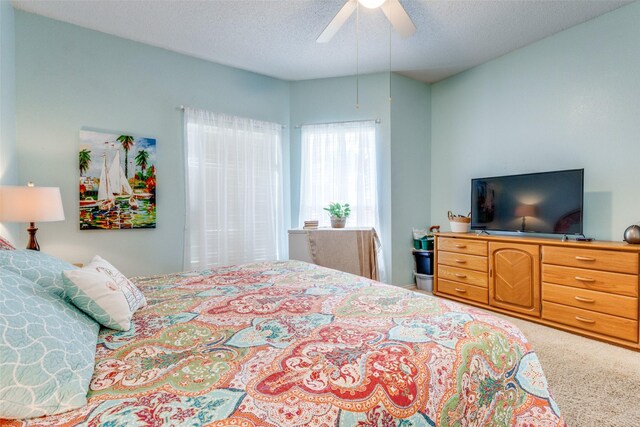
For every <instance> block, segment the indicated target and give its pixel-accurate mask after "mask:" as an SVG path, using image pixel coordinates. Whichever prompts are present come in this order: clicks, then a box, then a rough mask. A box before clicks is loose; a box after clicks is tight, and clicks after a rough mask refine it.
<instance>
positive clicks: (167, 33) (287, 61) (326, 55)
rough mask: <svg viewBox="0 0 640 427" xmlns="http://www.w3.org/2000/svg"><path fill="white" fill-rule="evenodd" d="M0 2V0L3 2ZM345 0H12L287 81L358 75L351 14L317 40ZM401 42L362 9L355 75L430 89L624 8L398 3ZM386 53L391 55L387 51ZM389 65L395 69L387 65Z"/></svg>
mask: <svg viewBox="0 0 640 427" xmlns="http://www.w3.org/2000/svg"><path fill="white" fill-rule="evenodd" d="M0 1H1V0H0ZM344 1H345V0H315V1H314V0H262V1H249V0H235V1H228V0H225V1H223V0H209V1H192V0H189V1H180V0H153V1H151V0H137V1H114V0H80V1H77V0H64V1H59V0H46V1H33V0H29V1H25V0H13V5H14V7H16V8H17V9H22V10H25V11H27V12H32V13H36V14H39V15H43V16H47V17H50V18H53V19H57V20H60V21H65V22H69V23H72V24H76V25H79V26H82V27H86V28H90V29H93V30H98V31H102V32H104V33H108V34H113V35H116V36H119V37H123V38H126V39H130V40H135V41H139V42H142V43H147V44H150V45H153V46H158V47H162V48H165V49H169V50H172V51H175V52H180V53H183V54H187V55H191V56H195V57H198V58H202V59H206V60H209V61H213V62H217V63H220V64H225V65H230V66H232V67H237V68H242V69H245V70H250V71H254V72H257V73H261V74H265V75H269V76H273V77H278V78H281V79H285V80H305V79H314V78H323V77H335V76H344V75H353V74H355V73H356V14H354V15H353V16H351V18H350V19H349V20H348V21H347V23H346V24H345V25H344V26H343V27H342V29H341V30H340V31H339V32H338V33H337V34H336V36H335V37H334V38H333V39H332V40H331V41H330V42H329V43H326V44H318V43H316V42H315V39H316V37H317V36H318V35H319V34H320V33H321V32H322V30H323V29H324V28H325V26H326V25H327V24H328V23H329V22H330V21H331V19H332V18H333V16H334V15H335V14H336V13H337V12H338V10H340V8H341V7H342V5H343V4H344ZM400 1H401V3H402V4H403V6H404V7H405V9H406V11H407V12H408V13H409V16H411V19H412V20H413V22H414V23H415V25H416V27H417V31H416V33H415V34H414V35H413V36H411V37H409V38H406V39H402V38H400V37H399V36H398V35H397V34H395V33H394V32H393V31H392V30H391V31H392V32H391V35H390V33H389V32H390V28H389V23H388V21H387V20H386V18H385V17H384V14H383V13H382V11H380V10H379V9H378V10H369V9H365V8H362V7H361V8H360V13H359V22H360V25H359V32H360V38H359V39H360V43H359V52H360V54H359V58H360V61H359V70H358V71H359V72H360V73H361V74H363V73H371V72H379V71H388V70H389V68H391V69H392V70H393V71H396V72H399V73H401V74H404V75H407V76H410V77H413V78H415V79H418V80H422V81H426V82H435V81H438V80H441V79H443V78H445V77H448V76H451V75H453V74H456V73H458V72H460V71H463V70H466V69H469V68H471V67H473V66H475V65H478V64H481V63H483V62H486V61H488V60H490V59H492V58H496V57H498V56H500V55H503V54H505V53H507V52H510V51H512V50H514V49H517V48H519V47H522V46H525V45H527V44H530V43H532V42H534V41H536V40H540V39H542V38H544V37H547V36H549V35H551V34H554V33H556V32H558V31H561V30H563V29H565V28H569V27H571V26H573V25H576V24H579V23H582V22H585V21H587V20H589V19H592V18H594V17H596V16H599V15H602V14H603V13H606V12H608V11H611V10H613V9H616V8H618V7H620V6H622V5H624V4H627V3H630V1H616V0H596V1H593V0H571V1H559V0H555V1H549V0H543V1H520V0H501V1H489V0H475V1H456V0H449V1H428V0H400ZM389 46H391V49H389ZM389 64H391V65H389Z"/></svg>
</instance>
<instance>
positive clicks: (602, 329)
mask: <svg viewBox="0 0 640 427" xmlns="http://www.w3.org/2000/svg"><path fill="white" fill-rule="evenodd" d="M542 318H543V319H546V320H551V321H554V322H558V323H562V324H564V325H569V326H574V327H576V328H580V329H583V330H585V331H591V332H597V333H599V334H603V335H609V336H612V337H616V338H621V339H623V340H627V341H633V342H638V322H637V321H635V320H629V319H625V318H622V317H617V316H610V315H608V314H602V313H596V312H595V311H589V310H583V309H581V308H574V307H567V306H565V305H559V304H555V303H552V302H547V301H545V302H543V303H542Z"/></svg>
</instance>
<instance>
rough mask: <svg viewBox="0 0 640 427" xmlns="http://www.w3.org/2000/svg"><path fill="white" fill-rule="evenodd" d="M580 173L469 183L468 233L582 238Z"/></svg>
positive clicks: (582, 187) (477, 180) (512, 177)
mask: <svg viewBox="0 0 640 427" xmlns="http://www.w3.org/2000/svg"><path fill="white" fill-rule="evenodd" d="M583 198H584V169H572V170H563V171H553V172H541V173H529V174H522V175H509V176H497V177H490V178H476V179H472V180H471V229H472V230H485V231H514V232H523V233H545V234H582V225H583V221H582V219H583Z"/></svg>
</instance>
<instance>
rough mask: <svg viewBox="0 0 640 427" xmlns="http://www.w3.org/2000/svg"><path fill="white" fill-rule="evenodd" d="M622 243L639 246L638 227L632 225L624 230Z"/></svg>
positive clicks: (639, 231) (639, 233) (639, 234)
mask: <svg viewBox="0 0 640 427" xmlns="http://www.w3.org/2000/svg"><path fill="white" fill-rule="evenodd" d="M624 241H625V242H627V243H631V244H633V245H637V244H640V225H638V224H634V225H630V226H629V227H627V229H626V230H624Z"/></svg>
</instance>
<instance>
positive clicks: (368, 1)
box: [358, 0, 387, 9]
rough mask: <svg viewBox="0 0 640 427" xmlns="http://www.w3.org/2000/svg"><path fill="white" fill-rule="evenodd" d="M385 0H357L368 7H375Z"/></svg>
mask: <svg viewBox="0 0 640 427" xmlns="http://www.w3.org/2000/svg"><path fill="white" fill-rule="evenodd" d="M385 1H387V0H358V3H360V4H361V5H363V6H364V7H366V8H369V9H376V8H378V7H380V6H382V4H383V3H384V2H385Z"/></svg>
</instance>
